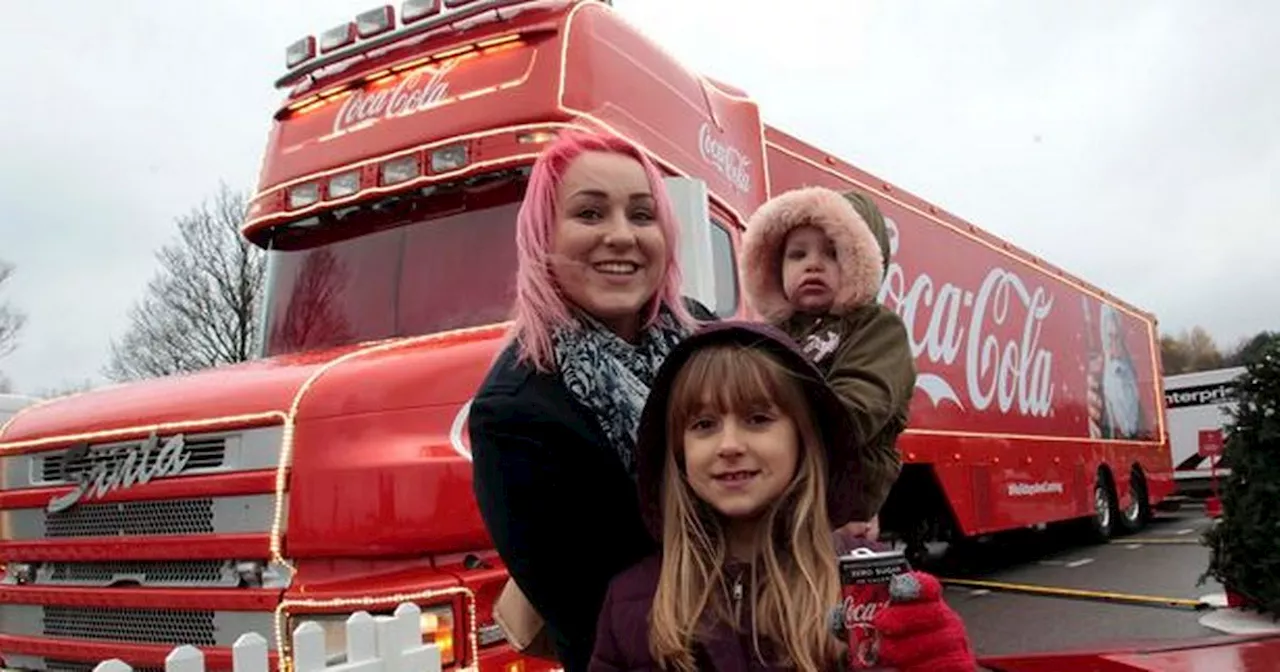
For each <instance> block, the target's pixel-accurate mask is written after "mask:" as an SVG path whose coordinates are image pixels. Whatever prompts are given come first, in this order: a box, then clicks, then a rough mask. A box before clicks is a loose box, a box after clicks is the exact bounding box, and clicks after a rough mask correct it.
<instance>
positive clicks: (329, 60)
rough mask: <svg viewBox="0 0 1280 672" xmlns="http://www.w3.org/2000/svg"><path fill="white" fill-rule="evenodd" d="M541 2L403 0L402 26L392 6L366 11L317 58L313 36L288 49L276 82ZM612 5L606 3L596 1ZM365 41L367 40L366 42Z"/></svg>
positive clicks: (329, 37) (333, 34)
mask: <svg viewBox="0 0 1280 672" xmlns="http://www.w3.org/2000/svg"><path fill="white" fill-rule="evenodd" d="M539 1H540V0H404V2H403V3H402V4H401V5H400V27H399V29H397V27H396V17H395V10H394V8H393V7H391V6H390V5H384V6H382V7H379V8H377V9H372V10H369V11H367V12H363V13H361V14H360V15H358V16H357V17H356V20H355V21H352V22H348V23H345V24H343V25H340V26H335V27H333V28H330V29H329V30H326V31H325V32H324V33H322V34H321V35H320V39H319V53H320V54H321V55H320V56H318V57H317V54H316V49H315V44H316V39H315V38H314V37H305V38H303V39H301V40H298V41H297V42H296V43H294V44H292V45H290V46H289V48H288V53H287V55H286V60H285V62H286V63H287V65H288V68H287V69H288V72H287V73H286V74H285V75H284V76H283V77H281V78H280V79H277V80H276V83H275V85H276V87H277V88H282V87H286V86H290V85H293V84H296V83H298V82H299V81H300V80H301V79H302V78H304V77H306V76H308V75H310V74H312V73H314V72H316V71H319V70H322V69H323V68H326V67H328V66H330V65H333V64H334V63H338V62H340V61H342V60H343V59H345V58H349V57H350V56H352V55H354V54H356V53H358V52H364V51H368V50H371V49H377V48H380V47H384V46H387V45H389V44H393V43H395V42H397V41H399V40H405V39H408V38H410V37H413V36H415V35H419V34H421V33H424V32H426V31H429V30H433V29H435V28H438V27H441V26H448V25H450V24H454V23H457V22H460V21H464V20H466V19H469V18H471V17H474V16H479V15H480V14H482V13H484V12H488V11H493V10H499V9H504V8H507V7H512V6H516V5H524V4H535V5H536V4H538V3H539ZM596 1H597V2H603V3H604V4H610V3H609V2H607V0H596ZM364 40H368V41H367V42H365V41H364Z"/></svg>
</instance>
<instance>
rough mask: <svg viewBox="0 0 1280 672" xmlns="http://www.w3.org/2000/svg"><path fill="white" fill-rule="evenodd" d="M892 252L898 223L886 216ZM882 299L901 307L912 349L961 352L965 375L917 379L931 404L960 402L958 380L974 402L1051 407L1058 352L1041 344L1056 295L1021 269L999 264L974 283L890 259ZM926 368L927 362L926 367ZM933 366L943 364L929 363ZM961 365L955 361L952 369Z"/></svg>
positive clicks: (940, 360)
mask: <svg viewBox="0 0 1280 672" xmlns="http://www.w3.org/2000/svg"><path fill="white" fill-rule="evenodd" d="M885 225H886V227H887V228H888V233H889V249H890V255H891V258H892V259H896V258H897V257H898V246H899V236H898V227H897V225H896V224H895V223H894V222H893V221H892V220H890V219H888V218H886V219H885ZM879 299H880V302H881V303H883V304H884V305H886V306H888V307H890V308H895V309H896V310H897V312H898V314H899V315H900V316H901V317H902V320H903V322H905V323H906V327H907V332H908V333H909V334H910V337H911V352H912V355H914V356H915V358H916V359H917V360H919V359H920V358H921V357H923V358H924V359H925V360H927V361H928V362H930V363H932V364H942V365H945V366H946V367H949V368H950V367H953V366H954V365H955V363H956V360H957V358H959V357H961V356H963V357H964V359H963V360H962V362H961V363H962V369H963V376H964V381H963V384H959V381H956V380H952V379H950V378H949V377H948V376H947V375H946V374H945V373H934V372H930V373H924V372H922V373H920V375H919V376H917V378H916V387H918V388H920V389H921V390H923V391H924V393H925V394H926V395H928V397H929V400H930V402H932V403H933V405H934V406H935V407H936V406H939V405H941V404H942V403H943V402H950V403H953V404H956V405H957V406H959V407H960V408H961V409H963V408H964V407H965V403H966V402H965V401H962V400H961V396H960V393H959V392H957V390H956V388H957V386H959V387H960V389H961V390H963V392H964V398H965V399H966V400H967V403H968V405H969V406H970V407H972V408H973V409H975V410H979V411H985V410H987V409H989V408H991V407H992V405H993V404H994V405H995V407H996V408H998V409H999V410H1000V412H1001V413H1009V412H1016V413H1018V414H1019V415H1024V416H1031V417H1046V416H1048V415H1049V413H1050V410H1051V409H1052V407H1053V353H1052V352H1051V351H1049V350H1048V349H1047V348H1045V347H1044V346H1042V345H1041V344H1040V339H1041V335H1042V331H1043V328H1044V322H1045V319H1046V318H1048V316H1049V313H1050V311H1051V310H1052V309H1053V297H1052V296H1050V295H1049V293H1048V292H1047V291H1046V290H1045V288H1044V287H1035V288H1034V289H1033V288H1030V287H1028V286H1027V284H1026V283H1025V282H1023V280H1022V278H1020V277H1018V275H1017V274H1016V273H1014V272H1013V271H1010V270H1008V269H1005V268H1001V267H999V266H996V267H993V268H991V269H990V270H988V271H987V274H986V276H985V277H984V278H983V279H982V282H981V284H980V285H979V286H978V287H977V288H976V289H975V288H966V287H961V286H958V285H956V284H954V283H951V282H945V283H938V282H937V281H935V280H934V279H933V277H931V276H930V275H929V274H928V273H923V272H922V273H919V274H917V275H916V276H915V277H912V278H909V277H908V276H907V272H906V270H905V269H903V267H902V265H901V264H899V263H898V262H896V261H894V262H892V263H891V264H890V265H889V270H888V273H887V274H886V275H885V282H884V285H883V286H881V288H880V295H879ZM922 368H923V367H922ZM931 368H932V369H933V370H934V371H936V370H937V367H931ZM951 370H953V371H954V370H955V369H951Z"/></svg>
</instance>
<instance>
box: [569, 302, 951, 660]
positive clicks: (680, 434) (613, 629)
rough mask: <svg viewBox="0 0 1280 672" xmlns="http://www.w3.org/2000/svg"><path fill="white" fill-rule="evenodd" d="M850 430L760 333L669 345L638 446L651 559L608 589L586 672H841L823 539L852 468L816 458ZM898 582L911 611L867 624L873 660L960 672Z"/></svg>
mask: <svg viewBox="0 0 1280 672" xmlns="http://www.w3.org/2000/svg"><path fill="white" fill-rule="evenodd" d="M849 423H850V418H849V414H848V413H847V412H845V410H844V408H843V406H842V404H841V402H840V400H839V399H838V398H837V397H836V395H834V394H833V393H832V392H831V390H830V388H829V387H828V386H827V385H826V384H825V383H824V382H823V381H822V376H821V374H820V373H819V372H818V371H817V370H816V369H815V368H814V367H813V365H812V364H811V363H810V362H809V361H808V360H807V359H806V357H805V356H804V354H803V353H801V352H800V351H799V350H798V349H797V348H796V347H795V345H794V343H793V342H792V341H791V340H790V339H789V338H787V337H786V335H785V334H783V333H781V332H779V331H778V330H776V329H774V328H772V327H769V326H768V325H763V324H756V323H747V322H720V323H713V324H711V325H709V326H706V327H704V328H702V329H701V330H699V331H698V332H697V333H695V334H694V335H692V336H690V337H689V338H687V339H686V340H685V341H683V342H682V343H681V344H679V345H677V346H676V348H675V349H673V350H672V352H671V353H670V354H669V355H668V357H667V359H666V361H665V362H664V364H663V366H662V367H661V368H660V369H659V371H658V374H657V376H656V377H655V380H654V384H653V386H652V388H651V392H650V396H649V399H648V402H647V404H646V405H645V409H644V413H643V415H642V417H641V421H640V429H639V432H638V437H637V460H638V488H639V496H640V503H641V514H642V516H643V518H644V521H645V525H646V527H647V528H648V530H649V532H650V534H652V535H653V536H654V538H655V539H656V540H657V541H658V542H659V544H660V549H661V550H660V551H659V552H657V553H656V554H654V555H653V556H651V557H649V558H647V559H645V560H643V561H641V562H640V563H638V564H637V565H635V566H633V567H631V568H630V569H628V570H626V571H624V572H623V573H621V574H619V575H618V576H617V577H615V578H614V579H613V581H612V582H611V583H610V586H609V591H608V593H607V595H606V597H605V603H604V607H603V609H602V611H601V614H600V620H599V624H598V627H597V633H596V644H595V650H594V652H593V654H592V659H591V665H590V668H589V669H591V670H595V671H599V672H605V671H620V670H652V669H666V670H681V671H683V672H692V671H694V670H698V671H702V670H733V671H739V670H743V671H745V670H774V669H778V670H804V671H806V672H820V671H822V672H825V671H827V670H837V669H843V668H845V667H847V666H846V664H845V663H844V657H845V646H844V643H843V642H842V641H841V640H840V639H839V638H837V637H836V636H833V635H832V634H831V633H829V632H828V630H827V628H826V627H825V623H826V622H827V614H828V613H829V612H830V611H831V609H832V607H834V606H835V605H837V604H839V603H840V599H841V596H840V579H839V576H838V572H837V565H836V556H837V554H838V553H843V552H847V551H848V550H850V549H849V548H841V547H840V545H839V544H837V542H836V541H835V538H834V535H833V533H832V530H833V529H834V528H835V527H838V526H841V525H843V524H845V523H847V522H849V520H850V515H851V514H852V513H854V511H855V509H854V506H855V502H854V501H853V499H852V498H850V497H849V496H847V495H846V494H845V493H847V492H848V489H847V488H845V487H842V486H843V483H844V482H845V480H846V479H847V478H848V474H850V473H851V471H852V469H853V466H854V465H853V464H852V463H851V460H854V459H856V457H855V456H853V455H852V454H851V453H850V452H849V451H845V450H840V451H829V450H828V449H827V447H828V446H830V445H833V444H835V442H836V441H838V440H840V437H843V436H845V433H846V432H847V431H848V424H849ZM908 576H910V577H911V578H912V579H914V582H913V583H912V582H910V581H909V583H912V585H914V586H915V587H917V588H919V590H915V591H913V592H915V593H916V594H915V595H908V596H906V597H907V598H915V601H914V602H913V603H911V604H904V605H891V606H890V607H888V608H887V609H885V610H883V611H882V612H881V614H880V615H879V616H878V617H877V619H876V621H875V624H876V625H877V626H882V627H883V633H882V636H883V640H882V642H881V647H880V650H881V652H882V658H881V662H882V663H884V664H889V665H893V666H896V667H897V668H898V669H900V670H903V671H904V672H907V671H908V670H917V669H918V670H942V671H944V672H945V671H947V670H966V671H971V670H973V669H974V667H975V664H974V662H973V656H972V653H971V652H970V650H969V647H968V643H967V640H966V637H965V634H964V629H963V626H961V625H960V624H959V619H958V618H957V617H956V616H955V614H954V612H952V611H950V609H949V608H948V607H947V606H946V604H945V603H944V602H942V601H941V599H940V594H939V591H938V589H937V582H936V581H935V580H934V579H933V578H932V577H929V576H928V575H925V574H921V573H918V572H915V573H912V574H910V575H908ZM909 592H912V591H909ZM922 598H923V599H922ZM895 610H896V612H895ZM886 619H887V620H886ZM917 658H919V659H921V660H916V659H917ZM920 665H924V666H923V667H921V666H920Z"/></svg>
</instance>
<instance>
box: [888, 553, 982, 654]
mask: <svg viewBox="0 0 1280 672" xmlns="http://www.w3.org/2000/svg"><path fill="white" fill-rule="evenodd" d="M889 593H890V596H891V600H892V601H891V602H890V604H889V606H888V608H886V609H883V610H882V611H880V613H878V614H876V616H875V618H874V620H873V621H872V625H873V626H874V627H875V629H876V631H877V632H878V633H879V635H880V655H879V662H880V664H881V665H886V666H889V667H893V668H895V669H897V670H899V672H974V670H976V669H977V667H978V661H977V659H976V658H975V657H974V654H973V649H972V648H971V647H970V646H969V640H968V637H967V635H966V634H965V629H964V623H962V622H961V621H960V616H959V615H957V614H956V612H954V611H952V610H951V607H949V606H947V603H946V602H944V601H943V600H942V585H941V584H939V583H938V580H937V579H936V578H934V577H933V576H932V575H930V574H926V573H924V572H918V571H917V572H909V573H906V574H901V575H899V576H896V577H894V578H893V582H892V583H890V584H889Z"/></svg>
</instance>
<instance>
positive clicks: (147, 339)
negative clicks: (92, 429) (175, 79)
mask: <svg viewBox="0 0 1280 672" xmlns="http://www.w3.org/2000/svg"><path fill="white" fill-rule="evenodd" d="M248 201H249V199H248V196H247V195H245V194H242V193H237V192H233V191H232V190H230V189H228V188H227V186H226V185H225V184H224V185H221V186H220V188H219V190H218V193H217V194H216V195H215V196H214V199H213V204H212V206H210V204H209V203H208V202H207V201H206V202H205V203H202V204H201V205H200V206H199V207H197V208H194V209H193V210H192V211H191V212H190V213H188V214H187V215H185V216H182V217H179V218H178V220H177V222H178V237H177V239H176V240H175V241H173V242H171V243H169V244H168V245H165V246H164V247H163V248H161V249H160V251H159V252H158V253H157V254H156V258H157V259H158V260H159V262H160V271H159V272H158V273H157V274H156V276H155V277H154V278H152V279H151V281H150V282H149V283H148V284H147V291H146V294H145V296H144V297H143V298H142V300H141V301H139V302H138V303H136V304H134V306H133V307H132V308H131V309H130V311H129V319H130V326H129V330H128V331H127V332H126V333H125V335H124V337H123V338H121V339H120V341H119V342H115V341H113V342H112V344H111V362H110V363H109V364H108V365H107V367H106V368H105V369H104V371H103V373H104V374H105V375H106V376H107V377H108V378H110V379H111V380H115V381H123V380H134V379H138V378H148V377H158V376H167V375H172V374H176V373H185V372H189V371H198V370H200V369H206V368H210V367H214V366H219V365H222V364H230V363H234V362H243V361H246V360H248V359H249V358H250V357H252V356H253V353H254V350H255V348H256V346H257V342H258V338H259V333H258V326H257V324H256V322H255V319H254V318H255V316H256V313H257V307H258V304H259V301H261V299H262V286H263V282H264V275H265V269H266V265H265V258H264V255H263V254H262V251H261V250H259V249H258V248H256V247H254V246H253V245H252V244H251V243H249V241H247V240H245V239H244V237H243V236H241V235H240V226H241V224H242V223H243V222H244V217H245V214H246V212H247V207H248Z"/></svg>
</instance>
